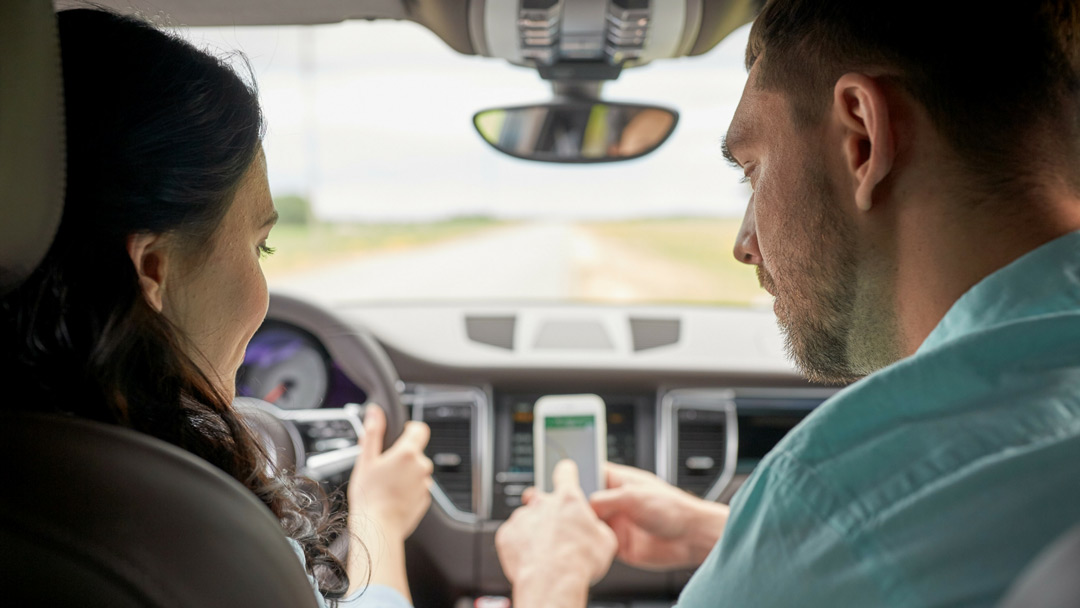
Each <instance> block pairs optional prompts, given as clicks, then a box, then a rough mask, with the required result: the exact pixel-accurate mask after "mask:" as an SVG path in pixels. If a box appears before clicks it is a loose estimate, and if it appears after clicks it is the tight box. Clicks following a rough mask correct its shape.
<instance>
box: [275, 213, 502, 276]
mask: <svg viewBox="0 0 1080 608" xmlns="http://www.w3.org/2000/svg"><path fill="white" fill-rule="evenodd" d="M505 225H507V224H506V223H505V222H501V221H498V220H493V219H488V218H459V219H451V220H446V221H442V222H428V223H423V224H404V223H402V224H374V223H345V222H335V223H323V222H317V223H312V224H306V225H304V224H278V225H277V226H275V227H274V229H273V230H272V231H271V232H270V238H269V239H267V241H266V243H267V245H268V246H270V247H273V248H274V249H276V252H275V254H274V255H272V256H270V257H268V258H266V259H265V260H263V262H262V266H263V272H265V273H266V276H267V278H268V279H269V280H273V279H275V278H280V277H283V276H286V275H289V274H293V273H296V272H300V271H303V270H305V269H309V268H314V267H319V266H324V265H327V264H331V263H335V262H341V261H345V260H349V259H353V258H356V257H361V256H364V255H370V254H373V253H385V252H389V251H399V250H405V249H412V248H415V247H420V246H424V245H432V244H435V243H438V242H441V241H446V240H449V239H454V238H458V237H462V236H467V235H469V234H473V233H478V232H481V231H485V230H490V229H492V228H497V227H500V226H505Z"/></svg>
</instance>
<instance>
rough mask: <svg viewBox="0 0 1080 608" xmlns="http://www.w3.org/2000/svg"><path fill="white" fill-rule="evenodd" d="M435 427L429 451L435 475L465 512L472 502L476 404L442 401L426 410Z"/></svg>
mask: <svg viewBox="0 0 1080 608" xmlns="http://www.w3.org/2000/svg"><path fill="white" fill-rule="evenodd" d="M424 421H425V422H427V423H428V426H430V427H431V441H429V442H428V446H427V449H426V450H425V453H426V454H427V456H428V458H430V459H431V461H432V462H434V463H435V472H434V474H433V475H432V477H434V478H435V483H437V484H439V487H440V488H441V489H442V491H443V493H445V494H446V497H447V498H449V499H450V503H451V504H453V505H454V507H455V508H456V509H457V510H459V511H463V512H465V513H471V512H472V511H473V505H472V462H473V459H472V408H471V407H470V406H468V405H460V406H453V405H442V406H438V407H435V408H429V409H427V410H426V411H425V412H424Z"/></svg>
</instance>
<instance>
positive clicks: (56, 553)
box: [0, 412, 315, 608]
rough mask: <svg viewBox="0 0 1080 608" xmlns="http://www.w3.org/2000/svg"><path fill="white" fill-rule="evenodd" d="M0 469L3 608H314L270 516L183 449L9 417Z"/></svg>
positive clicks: (0, 442) (1, 429)
mask: <svg viewBox="0 0 1080 608" xmlns="http://www.w3.org/2000/svg"><path fill="white" fill-rule="evenodd" d="M0 458H2V459H3V460H2V461H3V462H7V463H8V465H9V466H8V469H9V470H8V471H6V472H5V475H4V477H5V483H6V485H7V488H8V489H7V490H6V491H5V498H4V500H3V501H2V502H0V547H3V548H4V550H3V551H0V581H2V582H0V598H4V603H5V604H7V605H18V606H30V605H37V606H111V607H127V606H154V607H158V606H177V607H179V606H185V607H186V606H191V607H195V606H199V607H206V606H223V607H224V606H228V607H230V608H235V607H237V606H259V607H260V608H264V607H268V606H281V607H283V608H284V607H286V606H287V607H289V608H295V607H302V606H309V607H310V606H314V605H315V596H314V592H313V590H312V587H311V584H310V582H309V581H308V579H307V577H306V576H305V573H304V569H303V568H302V567H301V565H300V561H299V559H298V558H297V556H296V554H295V553H294V552H293V550H292V548H291V547H290V546H289V544H288V541H287V540H286V539H285V536H284V535H283V534H282V532H281V527H280V525H279V523H278V521H277V519H276V518H275V517H274V516H273V515H272V514H271V513H270V510H269V509H267V508H266V507H265V506H264V505H263V504H262V503H261V502H259V500H258V499H257V498H256V497H255V496H254V495H253V494H252V493H251V492H250V491H248V490H247V489H246V488H244V487H243V486H242V485H240V484H239V483H238V482H236V481H235V480H234V479H232V478H231V477H229V476H227V475H225V474H224V473H222V472H221V471H219V470H218V469H216V468H214V467H213V466H211V465H210V464H209V463H207V462H206V461H204V460H202V459H200V458H197V457H195V456H193V455H191V454H190V453H188V452H186V451H184V450H181V449H179V448H176V447H174V446H171V445H169V444H166V443H164V442H162V441H159V440H157V439H154V438H152V437H149V436H146V435H144V434H142V433H137V432H135V431H131V430H128V429H123V428H119V427H116V426H112V425H104V424H99V423H95V422H90V421H86V420H80V419H76V418H72V417H61V416H53V415H45V414H27V413H15V412H5V413H2V414H0ZM14 598H18V599H20V600H21V601H20V602H18V603H15V604H9V603H8V602H9V601H11V600H12V599H14Z"/></svg>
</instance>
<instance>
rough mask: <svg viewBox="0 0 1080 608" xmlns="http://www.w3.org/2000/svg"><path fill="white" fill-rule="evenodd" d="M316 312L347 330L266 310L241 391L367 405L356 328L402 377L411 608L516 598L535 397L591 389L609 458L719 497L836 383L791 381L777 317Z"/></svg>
mask: <svg viewBox="0 0 1080 608" xmlns="http://www.w3.org/2000/svg"><path fill="white" fill-rule="evenodd" d="M275 297H277V298H278V299H282V298H283V296H280V295H278V296H272V302H273V299H274V298H275ZM320 306H321V307H322V308H324V309H326V310H330V311H331V312H332V314H333V315H335V316H336V319H339V320H340V321H341V323H342V324H343V325H344V326H346V327H348V328H349V331H348V332H345V335H342V333H343V332H341V331H340V326H337V329H335V330H333V331H323V330H322V329H320V327H319V326H318V325H306V326H305V323H303V322H302V319H300V318H299V317H296V316H295V315H294V316H291V317H289V319H288V320H283V319H279V318H275V317H274V315H273V311H274V306H273V304H272V306H271V315H269V316H268V318H267V320H266V322H265V323H264V325H263V327H262V328H260V330H259V331H258V332H257V333H256V334H255V336H254V337H253V338H252V340H251V343H250V345H249V347H248V352H247V356H246V357H245V360H244V364H243V366H242V367H241V369H240V372H239V374H238V381H237V390H238V394H240V395H246V396H252V397H257V398H260V399H264V400H266V401H272V402H274V404H275V405H276V406H277V407H279V408H281V409H283V410H286V411H297V412H298V413H299V412H302V411H307V410H328V409H334V408H350V410H349V411H358V410H357V409H356V408H358V407H360V406H362V405H363V404H364V403H365V402H366V399H367V397H368V395H369V393H370V390H369V389H370V387H367V386H363V385H364V384H365V378H367V376H365V375H364V374H363V373H360V372H358V371H357V370H355V361H351V360H342V359H351V357H347V356H346V357H339V356H338V353H347V351H346V350H343V349H341V348H336V347H335V346H334V344H335V343H340V342H341V341H342V340H349V339H350V335H354V336H357V337H358V336H364V335H370V336H373V337H374V338H375V343H377V345H378V348H381V349H383V350H385V353H386V356H387V357H388V358H389V361H390V362H392V364H393V367H394V369H395V370H396V372H397V373H398V374H399V375H400V379H401V381H400V382H399V383H398V386H397V389H398V391H399V392H400V395H401V400H402V403H403V404H404V406H405V407H406V409H407V410H408V416H409V417H411V418H412V419H415V420H423V421H425V422H426V423H427V424H428V425H429V426H430V427H431V431H432V433H431V440H430V442H429V444H428V447H427V455H428V456H429V457H430V458H431V459H432V461H433V462H434V464H435V471H434V474H433V477H434V479H435V486H434V487H433V488H432V496H433V505H434V506H433V507H432V509H430V511H429V513H428V514H427V516H425V518H424V520H423V521H422V522H421V524H420V526H419V527H418V528H417V531H416V532H415V533H414V535H413V537H412V538H410V540H409V542H408V543H407V565H408V568H409V571H410V581H413V586H414V587H416V588H415V589H414V590H413V592H414V599H415V600H416V602H417V605H431V606H440V605H445V606H454V605H462V604H457V602H459V601H460V600H461V599H462V598H466V599H467V598H472V597H477V596H481V595H489V594H494V595H504V594H507V593H508V591H509V584H508V582H507V581H506V579H505V577H503V575H502V572H501V570H500V568H499V565H498V559H497V556H496V554H495V548H494V532H495V530H496V529H497V527H498V525H499V523H501V522H502V521H503V520H505V519H506V518H507V517H509V515H510V513H512V512H513V510H514V509H515V508H517V507H518V506H520V504H521V495H522V492H523V491H524V489H525V488H526V487H528V486H530V485H532V482H533V470H532V466H533V454H532V451H533V438H532V429H533V408H534V405H535V403H536V401H537V400H538V399H539V398H540V397H542V396H544V395H552V394H571V393H582V392H588V393H594V394H597V395H599V396H600V397H601V398H602V399H603V400H604V403H605V405H606V411H607V429H608V438H607V441H608V445H607V448H608V458H609V460H611V461H613V462H618V463H621V464H627V465H632V466H636V467H639V468H642V469H646V470H650V471H654V472H656V473H657V475H659V476H660V477H661V478H663V479H665V480H667V481H669V482H670V483H673V484H675V485H677V486H678V487H680V488H682V489H684V490H686V491H687V492H690V493H692V494H694V495H696V496H699V497H702V498H705V499H707V500H714V501H722V502H726V501H728V500H730V498H731V496H732V495H733V494H734V493H735V491H736V490H737V489H738V487H739V486H740V485H741V483H742V482H743V481H744V480H745V479H746V478H747V476H748V475H749V474H750V473H751V472H752V471H753V469H754V467H755V466H756V464H757V463H758V462H759V461H760V459H761V458H763V457H764V456H765V454H767V453H768V451H769V450H771V449H772V447H774V446H775V445H776V444H777V442H779V441H780V440H781V439H782V438H783V437H784V435H786V434H787V432H789V431H790V430H791V429H792V428H793V427H794V426H796V425H797V424H799V422H800V421H801V420H802V419H803V418H805V417H806V416H807V415H808V414H809V413H810V412H812V411H813V410H814V408H815V407H817V406H818V405H819V404H821V403H822V402H823V401H824V400H825V399H827V398H828V397H829V396H831V395H832V394H834V393H835V392H836V391H837V390H838V389H836V388H830V387H823V386H815V385H811V384H808V383H806V382H805V381H804V380H802V379H801V378H799V376H797V374H795V372H794V370H793V369H791V367H790V364H789V363H787V361H786V359H784V358H783V352H782V345H781V344H780V342H779V333H778V331H777V330H776V328H775V323H774V321H773V319H772V316H771V312H768V311H745V310H723V309H711V308H710V309H693V308H674V307H673V308H668V309H657V308H651V309H642V308H636V309H625V308H618V307H552V306H532V307H528V306H520V307H502V308H499V309H491V308H479V309H478V308H477V307H468V306H462V305H444V306H372V305H366V306H345V307H342V306H330V305H326V304H323V305H320ZM478 319H479V320H480V321H479V322H478ZM635 321H636V322H635ZM642 321H646V322H645V323H642ZM553 324H554V325H553ZM553 326H554V327H555V330H552V327H553ZM643 327H644V328H645V329H644V330H643V329H642V328H643ZM643 331H644V333H645V335H643V334H642V332H643ZM598 336H601V337H602V338H603V339H598V338H597V337H598ZM335 351H336V352H335ZM337 481H338V483H340V481H341V480H340V479H338V480H337ZM688 577H689V572H674V573H658V572H645V571H640V570H636V569H633V568H630V567H628V566H625V565H622V564H618V563H617V564H616V565H615V566H614V567H613V568H612V570H611V572H610V573H609V574H608V576H607V577H605V579H604V580H603V581H601V582H600V583H599V584H598V585H597V586H596V587H594V591H593V596H594V598H599V599H601V600H604V601H611V602H616V603H618V602H622V601H628V598H630V597H633V598H638V599H637V600H635V601H639V600H641V598H645V599H648V600H650V601H656V602H659V603H658V604H657V605H670V602H671V601H672V600H673V599H674V598H675V597H677V594H678V591H679V590H680V589H681V586H682V585H683V584H684V583H685V581H686V580H687V579H688ZM665 602H666V603H665ZM625 605H628V606H629V605H636V604H633V603H627V604H625Z"/></svg>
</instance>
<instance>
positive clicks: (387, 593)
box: [287, 538, 412, 608]
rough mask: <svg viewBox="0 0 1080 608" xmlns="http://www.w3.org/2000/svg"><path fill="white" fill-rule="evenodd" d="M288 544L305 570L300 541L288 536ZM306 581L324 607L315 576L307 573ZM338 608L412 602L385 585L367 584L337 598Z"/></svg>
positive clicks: (386, 607)
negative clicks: (348, 594)
mask: <svg viewBox="0 0 1080 608" xmlns="http://www.w3.org/2000/svg"><path fill="white" fill-rule="evenodd" d="M287 540H288V541H289V545H291V546H292V549H293V551H294V552H295V553H296V557H298V558H299V559H300V563H301V564H304V569H305V570H307V560H305V559H304V551H303V549H301V548H300V543H298V542H296V541H295V540H293V539H291V538H289V539H287ZM307 577H308V581H310V582H311V588H312V590H313V592H314V593H315V599H316V601H318V603H319V608H326V600H324V599H323V596H322V594H321V593H319V591H318V589H319V586H318V585H317V584H316V583H315V577H313V576H311V575H310V574H308V575H307ZM338 607H339V608H412V604H410V603H409V601H408V600H406V599H405V597H404V596H402V595H401V593H399V592H398V591H397V590H396V589H393V588H392V587H387V586H385V585H368V586H367V587H365V588H364V589H361V590H360V591H357V592H356V593H354V594H352V595H350V596H349V597H347V598H344V599H340V600H338Z"/></svg>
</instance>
